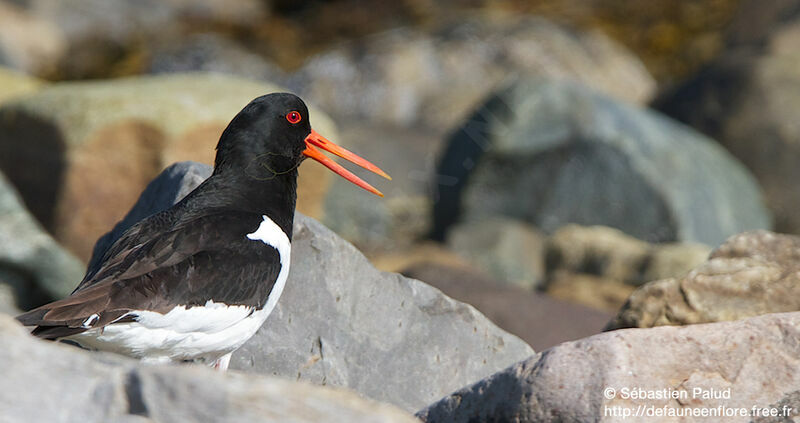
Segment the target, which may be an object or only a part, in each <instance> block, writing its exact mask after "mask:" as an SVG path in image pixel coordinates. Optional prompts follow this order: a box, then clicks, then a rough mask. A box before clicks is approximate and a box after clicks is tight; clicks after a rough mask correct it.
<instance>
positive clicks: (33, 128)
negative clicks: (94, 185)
mask: <svg viewBox="0 0 800 423" xmlns="http://www.w3.org/2000/svg"><path fill="white" fill-rule="evenodd" d="M0 122H3V124H2V126H3V130H2V131H0V170H2V172H3V173H4V174H5V175H6V176H7V177H8V179H9V180H10V181H11V183H12V185H14V187H15V188H16V189H17V191H18V192H19V194H20V196H21V197H22V200H23V201H24V203H25V206H26V207H27V208H28V210H30V211H31V213H32V214H33V216H34V217H36V219H37V220H38V221H39V222H40V223H41V224H42V225H43V226H44V227H45V228H46V229H47V230H48V231H50V232H51V233H52V232H53V225H54V224H55V206H56V201H57V199H58V198H59V196H60V194H61V189H62V187H63V183H62V182H63V181H62V178H63V177H64V172H65V170H66V158H65V157H64V154H65V152H66V146H65V142H66V141H65V140H64V138H63V136H62V134H61V131H59V129H58V128H57V127H56V126H55V125H53V123H52V122H49V121H48V120H45V119H41V118H39V117H37V116H36V115H33V114H27V113H24V112H20V111H18V110H11V109H4V110H0Z"/></svg>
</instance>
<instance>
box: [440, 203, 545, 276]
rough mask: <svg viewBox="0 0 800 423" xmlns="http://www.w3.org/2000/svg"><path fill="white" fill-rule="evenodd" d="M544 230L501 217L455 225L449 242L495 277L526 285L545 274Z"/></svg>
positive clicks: (452, 247)
mask: <svg viewBox="0 0 800 423" xmlns="http://www.w3.org/2000/svg"><path fill="white" fill-rule="evenodd" d="M545 244H546V238H545V236H544V234H542V233H541V232H539V231H538V230H536V228H534V227H532V226H530V225H527V224H525V223H522V222H519V221H516V220H512V219H502V218H492V219H487V220H484V221H481V222H467V223H462V224H461V225H458V226H456V227H455V228H453V230H452V231H451V232H450V235H449V236H448V237H447V245H448V246H449V247H450V248H451V249H452V250H453V251H455V252H456V253H457V254H459V255H461V256H462V257H464V258H465V259H466V260H469V262H470V263H472V264H473V265H474V266H475V267H477V268H479V269H481V270H483V271H484V272H486V273H488V274H489V275H491V276H492V277H494V278H495V279H496V280H498V281H501V282H505V283H509V284H513V285H517V286H520V287H523V288H527V289H531V290H532V289H536V288H539V287H540V286H541V285H542V283H543V282H544V277H545V263H544V259H545Z"/></svg>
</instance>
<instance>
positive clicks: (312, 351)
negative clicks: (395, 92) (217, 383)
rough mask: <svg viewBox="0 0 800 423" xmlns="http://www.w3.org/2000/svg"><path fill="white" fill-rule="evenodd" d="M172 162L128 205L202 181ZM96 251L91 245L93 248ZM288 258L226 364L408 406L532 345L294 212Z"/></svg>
mask: <svg viewBox="0 0 800 423" xmlns="http://www.w3.org/2000/svg"><path fill="white" fill-rule="evenodd" d="M176 166H178V167H175V168H171V169H168V170H167V171H165V172H164V173H163V174H162V175H161V176H159V177H158V178H156V179H155V180H154V181H153V182H152V183H151V184H150V186H149V187H148V189H147V190H146V191H145V193H144V194H143V196H142V198H140V199H139V202H138V205H137V206H134V209H133V213H138V214H140V215H147V214H148V213H153V212H156V211H159V210H163V209H165V208H167V207H169V206H171V205H172V204H173V203H174V202H175V201H177V200H179V199H180V197H179V196H178V195H176V194H174V193H176V192H186V191H189V190H190V189H192V188H194V185H196V184H198V183H199V182H200V181H201V179H200V178H196V177H187V178H181V177H179V175H180V173H181V172H195V173H197V174H200V175H202V174H203V172H205V175H209V174H210V172H211V169H210V168H209V167H207V166H204V165H202V164H198V163H193V164H179V165H176ZM305 170H306V169H305V166H303V168H302V169H301V170H300V172H301V173H302V172H304V171H305ZM176 184H183V186H181V187H180V189H176V186H175V185H176ZM353 189H357V188H355V187H353ZM164 192H166V194H164ZM155 199H159V201H155ZM375 201H380V200H379V199H377V198H376V199H375ZM146 208H147V209H149V210H147V211H146V212H143V210H145V209H146ZM135 220H136V219H135V218H132V219H127V220H126V221H123V223H122V226H123V227H124V226H125V225H126V224H132V223H134V222H135ZM126 222H127V223H126ZM119 229H120V228H118V229H117V230H119ZM102 242H104V243H110V242H111V237H107V238H104V240H103V241H102ZM106 245H107V244H106ZM103 251H104V248H103V247H102V245H98V247H97V249H96V254H98V255H99V254H102V252H103ZM93 262H94V260H93ZM291 266H292V270H291V273H290V275H289V281H288V282H287V285H286V289H285V290H284V292H283V295H282V297H281V300H280V301H279V302H278V305H277V307H276V308H275V311H273V313H272V314H271V315H270V317H269V319H268V320H267V322H266V323H265V324H264V326H263V327H262V328H261V329H260V330H259V331H258V333H256V335H255V336H254V337H253V338H252V339H251V340H250V341H249V342H247V343H246V344H245V345H244V346H243V347H242V348H241V349H239V350H238V351H237V352H236V353H234V355H233V358H232V360H231V367H232V368H233V369H237V370H242V371H246V372H248V373H263V374H269V375H276V376H283V377H287V378H291V379H297V380H305V381H310V382H313V383H317V384H324V385H333V386H341V387H347V388H350V389H353V390H356V391H358V392H360V393H361V394H363V395H365V396H367V397H369V398H372V399H375V400H378V401H385V402H389V403H391V404H395V405H397V406H399V407H401V408H403V409H405V410H407V411H415V410H418V409H419V408H421V407H423V406H425V405H426V404H429V403H431V402H432V401H434V400H435V399H437V398H440V397H441V396H443V395H445V394H447V393H448V392H451V391H453V390H455V389H457V388H459V387H461V386H464V385H466V384H468V383H472V382H474V381H476V380H479V379H481V378H483V377H485V376H487V375H489V374H491V373H494V372H496V371H498V370H499V369H502V368H504V367H507V366H508V365H510V364H512V363H514V362H516V361H519V360H521V359H523V358H525V357H528V356H530V355H531V354H533V350H532V349H531V348H530V347H529V346H528V345H527V344H525V343H524V342H522V341H521V340H520V339H519V338H517V337H515V336H513V335H510V334H508V333H506V332H504V331H502V330H501V329H499V328H498V327H497V326H495V325H494V324H493V323H492V322H490V321H489V320H488V319H486V317H484V316H483V315H481V314H480V313H479V312H478V311H476V310H475V309H474V308H472V307H471V306H469V305H467V304H463V303H460V302H458V301H455V300H453V299H450V298H448V297H447V296H445V295H444V294H442V293H441V292H440V291H439V290H437V289H435V288H432V287H430V286H428V285H426V284H424V283H422V282H420V281H417V280H413V279H408V278H405V277H403V276H401V275H398V274H393V273H382V272H380V271H378V270H376V269H375V268H373V267H372V266H371V265H370V264H369V262H368V261H367V259H366V258H365V257H364V256H363V255H361V253H359V252H358V250H356V249H355V248H354V247H353V246H352V245H350V244H349V243H347V242H346V241H344V240H343V239H341V238H339V237H338V236H337V235H336V234H334V233H333V232H331V231H330V230H328V229H327V228H325V227H324V226H322V225H321V224H320V223H319V222H317V221H315V220H313V219H310V218H308V217H305V216H303V215H302V214H299V213H298V214H297V215H296V217H295V226H294V237H293V239H292V265H291Z"/></svg>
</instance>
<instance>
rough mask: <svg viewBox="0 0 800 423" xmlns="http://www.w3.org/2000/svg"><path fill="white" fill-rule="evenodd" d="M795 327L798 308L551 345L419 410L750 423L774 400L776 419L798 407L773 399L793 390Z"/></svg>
mask: <svg viewBox="0 0 800 423" xmlns="http://www.w3.org/2000/svg"><path fill="white" fill-rule="evenodd" d="M799 328H800V313H785V314H771V315H767V316H760V317H755V318H751V319H747V320H741V321H737V322H723V323H713V324H705V325H694V326H685V327H659V328H652V329H628V330H620V331H614V332H608V333H604V334H600V335H595V336H592V337H590V338H586V339H581V340H579V341H574V342H567V343H564V344H561V345H558V346H556V347H553V348H551V349H549V350H547V351H544V352H542V353H540V354H538V355H536V356H534V357H531V358H529V359H528V360H525V361H523V362H520V363H518V364H515V365H514V366H511V367H509V368H508V369H505V370H503V371H502V372H499V373H496V374H494V375H492V376H491V377H489V378H486V379H484V380H482V381H480V382H478V383H476V384H474V385H472V386H469V387H466V388H464V389H461V390H459V391H456V392H454V393H453V394H451V395H449V396H447V397H445V398H444V399H442V400H440V401H439V402H437V403H435V404H432V405H431V406H430V407H428V408H426V409H424V410H422V411H420V412H419V413H418V414H417V416H418V417H420V418H421V419H423V420H424V421H426V422H428V423H434V422H448V423H461V422H464V423H466V422H475V421H491V422H501V421H503V422H505V421H512V422H519V423H526V422H563V421H579V422H586V421H623V420H624V419H625V418H633V419H634V420H637V421H651V420H652V421H665V422H666V421H676V420H680V421H689V422H691V421H726V422H747V421H750V419H751V418H754V417H757V416H758V415H757V414H754V412H755V411H756V410H757V411H758V412H759V413H761V414H760V415H763V408H769V407H770V406H771V404H776V403H777V404H776V405H775V406H777V409H776V411H775V413H776V414H777V413H781V414H780V417H784V416H785V417H786V418H787V420H780V421H789V420H788V419H789V418H790V417H791V416H794V415H796V413H797V410H792V409H789V408H788V406H787V407H785V408H784V407H783V405H781V404H780V403H778V401H780V400H785V396H786V395H787V394H788V393H790V392H792V391H796V390H797V387H798V386H800V373H798V372H797V371H796V369H797V366H800V359H798V357H800V329H799ZM788 400H789V401H790V400H791V399H788ZM795 403H796V402H795ZM767 412H768V413H770V412H772V411H771V410H767ZM637 413H638V414H637ZM659 413H660V414H659ZM702 413H717V414H702ZM732 413H736V414H732ZM784 413H792V414H784ZM676 417H682V418H680V419H679V418H676ZM773 417H776V415H773Z"/></svg>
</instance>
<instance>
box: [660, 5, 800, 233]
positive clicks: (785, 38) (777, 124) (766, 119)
mask: <svg viewBox="0 0 800 423" xmlns="http://www.w3.org/2000/svg"><path fill="white" fill-rule="evenodd" d="M744 3H745V4H744V6H743V14H742V16H741V18H740V19H739V22H738V25H735V26H734V28H733V31H734V32H733V33H732V34H731V35H730V37H731V39H732V40H733V42H732V44H733V47H732V48H729V49H728V50H727V51H726V52H725V54H723V55H721V56H720V57H719V58H718V59H717V60H715V61H714V62H713V63H711V64H710V65H709V66H708V67H707V68H706V69H705V70H704V71H703V72H700V73H698V74H697V75H696V76H695V77H693V78H691V79H689V80H688V81H686V82H685V83H683V84H682V85H680V86H678V87H676V88H675V89H674V90H671V91H669V92H667V93H665V94H664V95H662V96H661V98H660V99H659V100H658V101H657V102H656V104H655V106H656V107H657V108H658V109H660V110H662V111H663V112H664V113H666V114H668V115H670V116H672V117H674V118H676V119H678V120H680V121H683V122H685V123H687V124H688V125H691V126H693V127H695V128H697V129H698V130H700V131H702V132H704V133H706V134H709V135H710V136H711V137H713V138H714V139H716V140H718V141H719V142H720V143H721V144H722V145H723V146H725V148H727V149H728V150H729V151H730V152H731V153H732V154H733V155H734V156H736V157H737V158H739V159H740V160H741V161H742V163H744V164H745V165H746V166H747V167H748V168H749V169H750V170H751V171H752V172H753V174H754V175H755V176H756V178H757V179H758V181H759V183H760V184H761V186H762V187H763V189H764V193H765V199H766V202H767V205H768V206H769V207H770V209H771V210H772V212H773V213H774V216H775V230H777V231H779V232H787V233H794V234H800V214H798V213H797V210H798V208H800V190H798V189H797V183H796V181H798V180H800V167H798V166H797V163H798V161H800V143H798V142H797V140H798V139H799V138H800V126H798V125H797V119H796V114H795V113H794V112H793V111H794V110H796V109H797V108H799V107H800V73H798V72H797V69H798V67H800V51H799V50H798V49H797V45H798V43H800V9H798V6H797V3H796V2H794V1H781V2H779V1H774V2H768V3H764V2H758V1H748V2H744Z"/></svg>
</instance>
